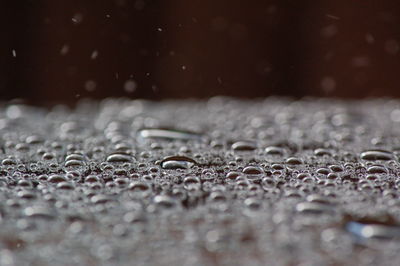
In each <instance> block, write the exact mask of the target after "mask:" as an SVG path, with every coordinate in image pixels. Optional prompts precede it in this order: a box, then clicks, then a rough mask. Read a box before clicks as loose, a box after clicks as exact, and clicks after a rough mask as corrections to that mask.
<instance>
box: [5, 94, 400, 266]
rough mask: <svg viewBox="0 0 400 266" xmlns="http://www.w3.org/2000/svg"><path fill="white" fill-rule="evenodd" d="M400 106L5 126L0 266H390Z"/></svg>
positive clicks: (232, 109) (87, 112) (40, 115)
mask: <svg viewBox="0 0 400 266" xmlns="http://www.w3.org/2000/svg"><path fill="white" fill-rule="evenodd" d="M399 132H400V102H398V101H394V100H365V101H357V102H342V101H335V100H318V99H309V100H307V99H305V100H302V101H297V102H292V101H290V100H285V99H279V98H269V99H265V100H258V101H238V100H234V99H228V98H212V99H210V100H209V101H204V102H198V101H166V102H159V103H154V102H145V101H128V100H117V99H114V100H112V99H109V100H104V101H103V102H88V101H86V102H85V101H82V102H81V103H79V104H78V106H77V107H76V108H75V109H73V110H70V109H68V108H66V107H63V106H56V107H54V108H53V109H51V110H44V109H40V108H35V107H29V106H23V105H4V106H3V107H2V108H1V112H0V139H1V154H0V156H1V165H0V171H1V176H0V214H1V216H0V217H1V221H0V265H74V264H76V265H267V264H268V265H342V264H349V265H355V264H362V265H378V264H380V265H398V264H399V263H400V255H399V251H400V246H399V242H398V241H399V239H400V229H399V227H398V222H399V218H400V216H399V215H400V208H399V203H400V202H399V199H398V198H399V192H398V189H399V186H400V182H399V177H398V175H399V173H400V172H399V162H398V155H399V152H400V140H399V138H398V136H399Z"/></svg>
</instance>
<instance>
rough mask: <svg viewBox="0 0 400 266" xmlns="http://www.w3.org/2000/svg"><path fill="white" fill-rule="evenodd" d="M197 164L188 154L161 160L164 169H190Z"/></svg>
mask: <svg viewBox="0 0 400 266" xmlns="http://www.w3.org/2000/svg"><path fill="white" fill-rule="evenodd" d="M196 164H197V163H196V161H195V160H193V159H192V158H189V157H186V156H169V157H166V158H164V159H163V160H162V161H161V167H162V168H163V169H189V168H191V167H192V166H194V165H196Z"/></svg>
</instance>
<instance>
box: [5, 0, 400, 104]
mask: <svg viewBox="0 0 400 266" xmlns="http://www.w3.org/2000/svg"><path fill="white" fill-rule="evenodd" d="M0 1H1V2H0V20H1V21H0V22H1V27H2V31H1V33H2V36H1V42H0V60H1V61H0V98H1V99H12V98H24V99H26V100H27V101H28V102H31V103H52V102H69V103H71V102H74V101H76V99H78V98H82V97H92V98H103V97H108V96H114V97H119V96H128V97H132V98H150V99H162V98H185V97H209V96H213V95H231V96H238V97H259V96H268V95H289V96H294V97H302V96H305V95H314V96H336V97H370V96H397V97H399V96H400V86H399V84H400V82H399V74H400V17H399V15H400V9H399V4H398V3H397V2H398V1H375V0H374V1H372V0H370V1H336V0H329V1H328V0H327V1H282V0H280V1H269V0H266V1H244V0H243V1H233V0H230V1H227V0H219V1H211V0H210V1H205V0H190V1H184V0H182V1H161V0H159V1H156V0H153V1H150V0H149V1H144V0H137V1H135V0H131V1H129V0H115V1H94V0H93V1H77V0H68V1H67V0H65V1H57V0H55V1H51V0H48V1H39V0H36V1H33V0H32V1H28V0H26V1H18V0H15V1H14V0H10V1H7V0H0ZM13 51H15V53H14V52H13ZM96 53H97V56H96ZM129 80H132V81H134V82H135V83H136V84H137V87H136V89H135V90H134V91H133V92H132V91H129V90H128V91H127V90H125V89H124V87H126V86H125V85H126V82H127V81H129ZM129 84H132V83H128V85H129ZM128 87H129V86H128ZM131 88H132V87H131Z"/></svg>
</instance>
